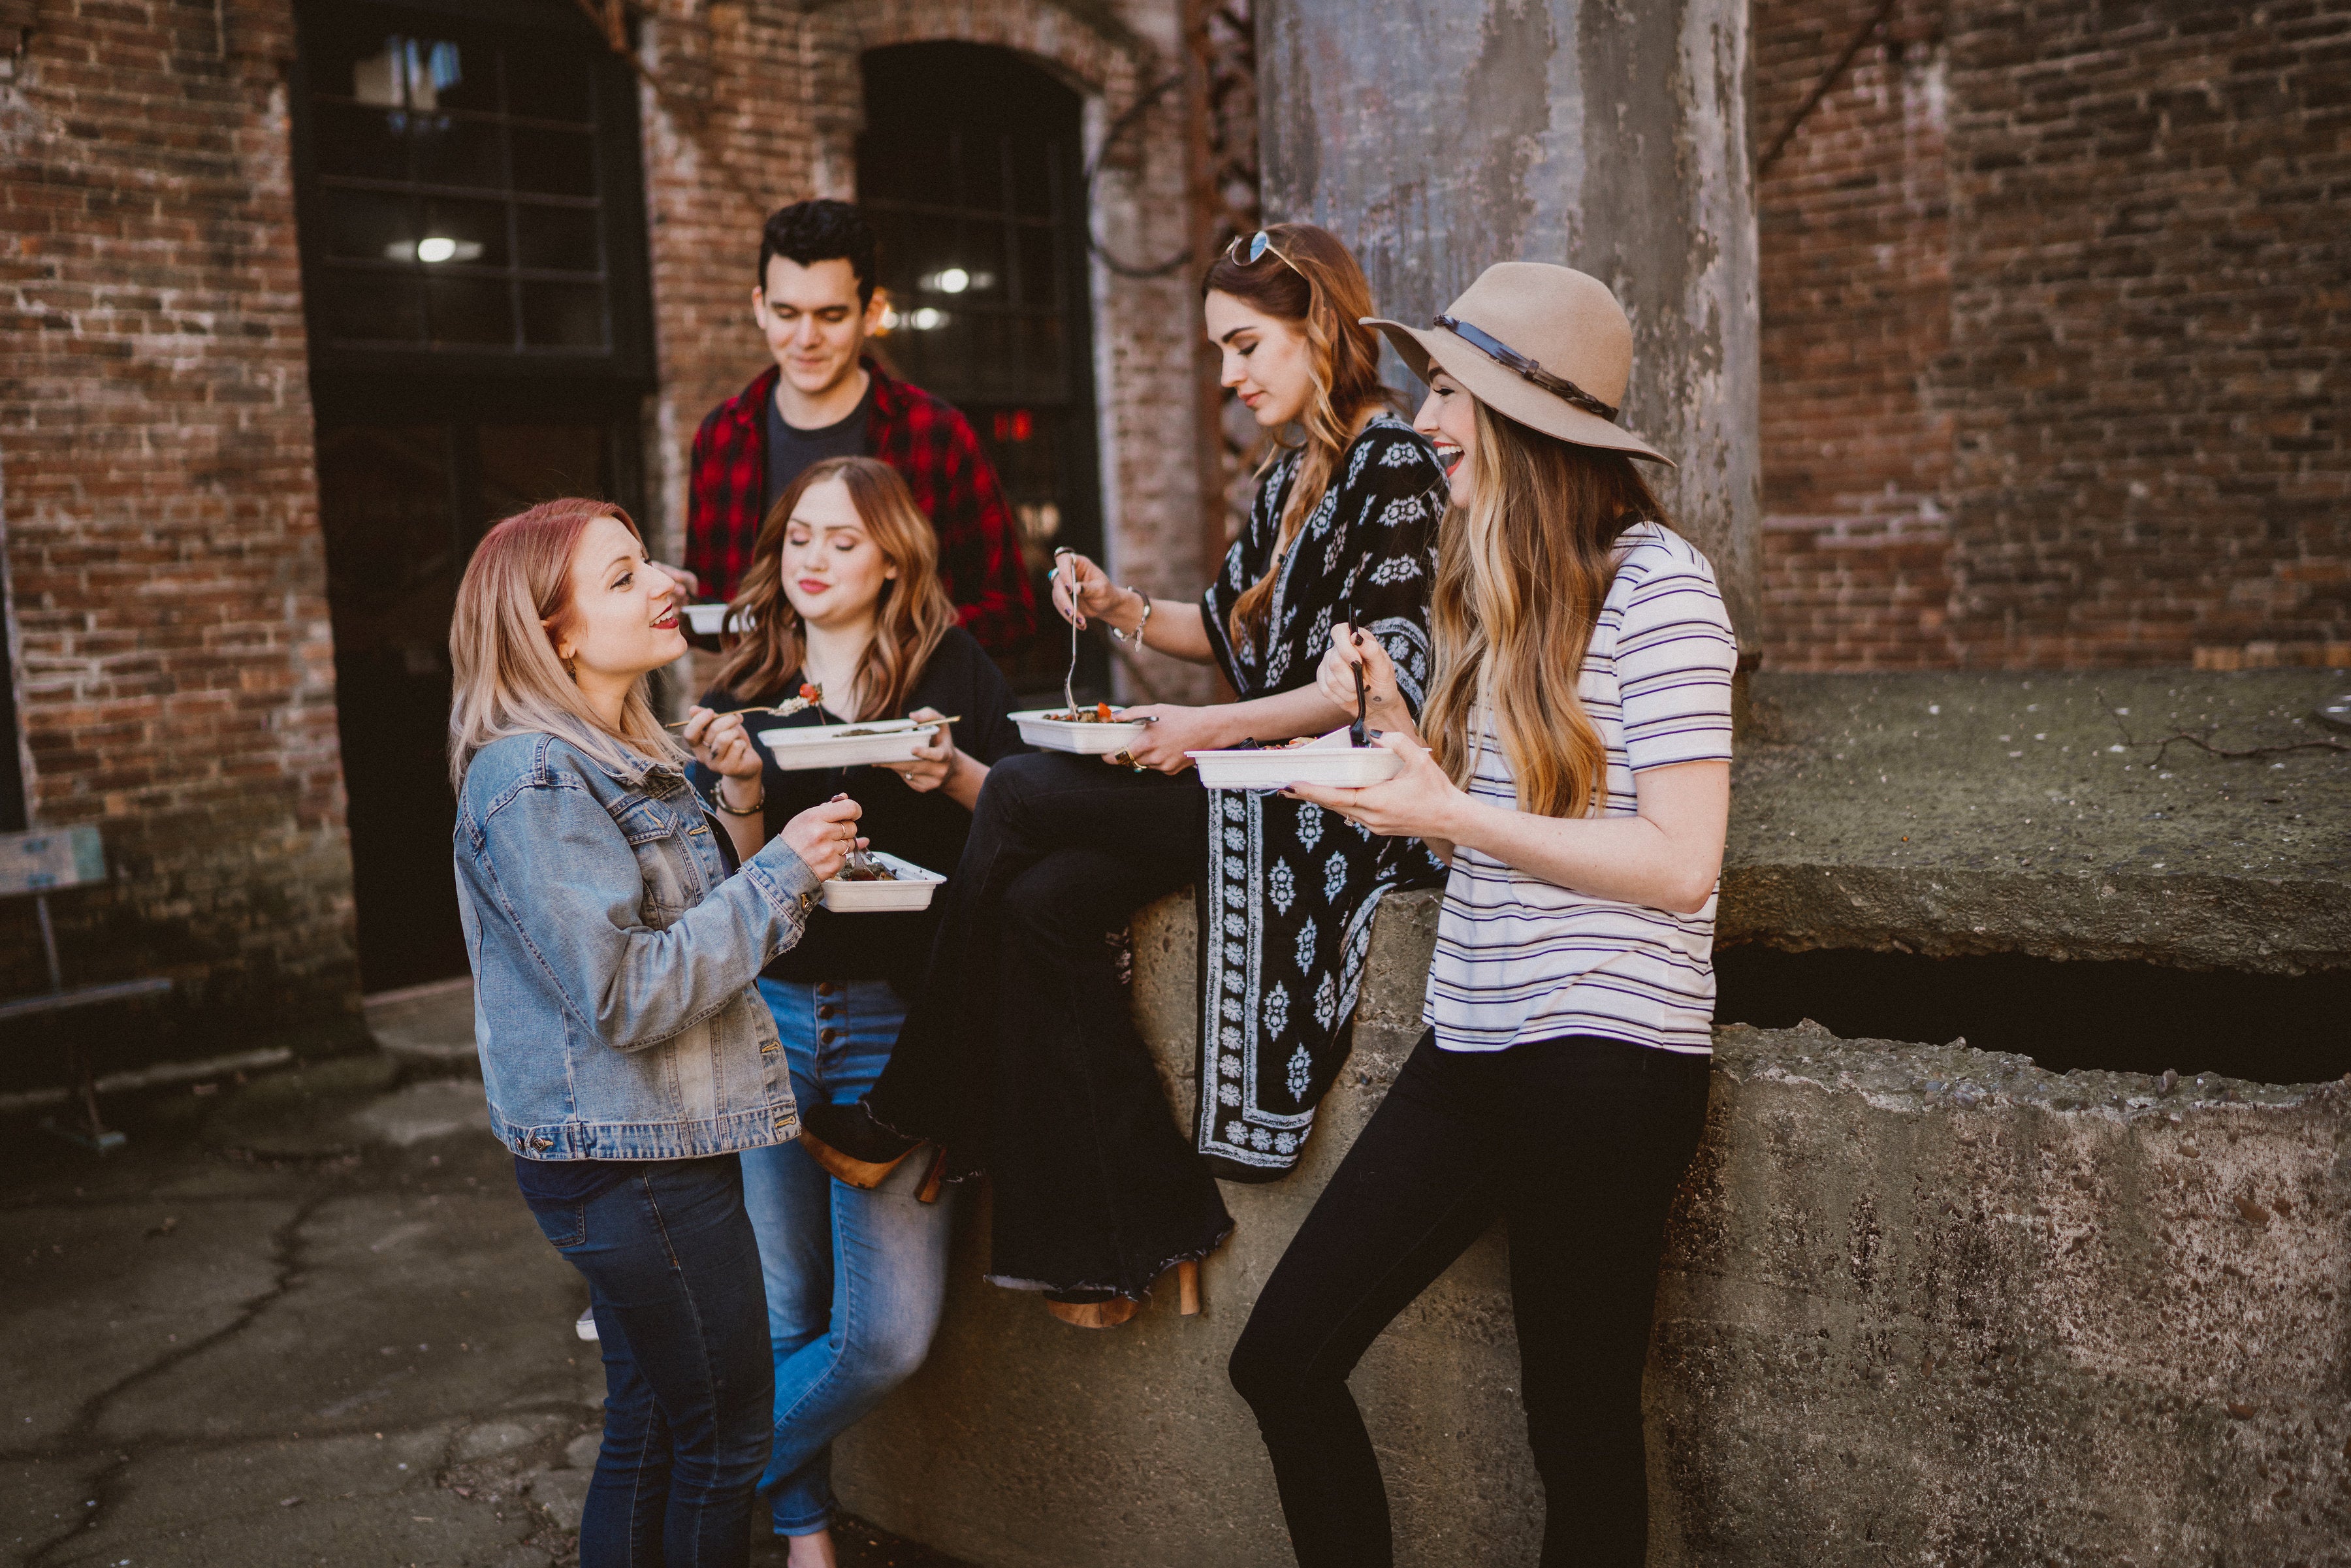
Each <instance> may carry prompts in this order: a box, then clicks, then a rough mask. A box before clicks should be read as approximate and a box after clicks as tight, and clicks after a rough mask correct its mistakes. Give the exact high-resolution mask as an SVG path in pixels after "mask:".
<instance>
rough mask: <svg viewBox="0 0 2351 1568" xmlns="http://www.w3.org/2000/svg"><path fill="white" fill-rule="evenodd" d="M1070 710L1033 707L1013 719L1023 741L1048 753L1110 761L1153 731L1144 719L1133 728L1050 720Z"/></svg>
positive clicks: (1122, 725) (1075, 720)
mask: <svg viewBox="0 0 2351 1568" xmlns="http://www.w3.org/2000/svg"><path fill="white" fill-rule="evenodd" d="M1067 712H1069V709H1067V708H1050V707H1033V708H1029V709H1027V710H1026V711H1024V712H1021V713H1016V714H1014V715H1013V716H1012V722H1013V723H1015V724H1017V725H1019V727H1020V738H1021V739H1023V740H1025V741H1027V742H1028V743H1029V745H1031V746H1041V747H1044V748H1045V749H1046V750H1048V751H1074V752H1076V753H1077V754H1078V755H1079V756H1080V757H1108V756H1109V755H1110V754H1111V753H1112V752H1113V751H1124V750H1125V749H1126V748H1127V747H1129V746H1130V745H1132V744H1133V743H1134V741H1135V740H1137V739H1138V738H1140V737H1141V736H1142V734H1143V732H1144V730H1146V729H1148V728H1150V726H1149V725H1147V724H1145V723H1144V721H1143V720H1141V719H1136V720H1134V722H1133V723H1131V724H1094V723H1091V722H1088V721H1086V720H1082V719H1074V718H1048V717H1046V715H1047V714H1053V713H1067Z"/></svg>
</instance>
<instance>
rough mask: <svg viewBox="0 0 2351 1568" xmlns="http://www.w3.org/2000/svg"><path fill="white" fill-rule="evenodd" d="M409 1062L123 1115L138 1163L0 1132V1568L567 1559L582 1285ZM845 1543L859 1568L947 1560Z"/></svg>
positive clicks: (584, 1446) (202, 1090)
mask: <svg viewBox="0 0 2351 1568" xmlns="http://www.w3.org/2000/svg"><path fill="white" fill-rule="evenodd" d="M466 1021H467V1022H469V1021H470V1020H469V1019H468V1020H466ZM420 1071H421V1070H420V1069H419V1068H418V1067H417V1066H416V1065H415V1063H414V1061H413V1060H412V1061H409V1062H407V1063H403V1062H402V1061H399V1060H396V1059H394V1058H392V1057H390V1056H384V1057H374V1058H367V1059H361V1060H357V1061H339V1062H332V1063H327V1064H323V1065H319V1066H315V1067H311V1068H308V1069H305V1070H300V1071H287V1072H279V1073H274V1074H268V1075H266V1076H255V1077H253V1078H251V1079H250V1081H249V1082H242V1083H239V1082H234V1081H231V1082H214V1083H210V1084H197V1085H193V1086H191V1085H176V1086H173V1087H172V1089H170V1090H168V1091H162V1090H158V1091H155V1092H150V1093H148V1094H145V1095H143V1096H136V1097H132V1096H126V1097H122V1098H120V1099H118V1100H116V1101H114V1102H112V1103H110V1104H109V1105H108V1107H107V1110H108V1114H109V1117H110V1120H112V1121H113V1122H114V1123H115V1124H117V1125H119V1126H120V1127H121V1128H123V1129H124V1130H126V1131H127V1132H128V1133H129V1134H130V1143H129V1145H128V1146H127V1147H126V1148H124V1149H123V1150H121V1151H120V1152H118V1153H115V1154H112V1155H108V1156H106V1157H104V1158H102V1159H101V1158H99V1157H98V1156H96V1155H90V1154H88V1153H86V1152H84V1151H82V1150H80V1149H78V1148H76V1147H73V1146H72V1145H68V1144H66V1143H64V1142H62V1141H60V1140H57V1139H55V1138H53V1137H49V1136H47V1135H46V1134H43V1133H41V1132H40V1131H39V1130H38V1127H37V1122H36V1121H35V1120H34V1119H33V1118H32V1117H31V1116H29V1115H27V1116H24V1117H17V1118H12V1119H9V1120H7V1121H6V1122H5V1123H0V1194H5V1196H0V1321H5V1322H6V1323H7V1325H8V1336H7V1337H8V1346H9V1350H8V1354H7V1355H6V1357H5V1360H0V1426H5V1433H0V1542H5V1547H0V1559H5V1561H8V1562H11V1563H22V1564H26V1565H28V1568H29V1565H38V1568H65V1565H67V1564H93V1565H94V1564H101V1563H102V1564H110V1565H113V1568H123V1565H126V1564H137V1565H139V1568H149V1565H155V1564H191V1565H193V1564H218V1565H222V1568H229V1565H235V1568H256V1565H266V1568H278V1565H292V1564H308V1563H332V1564H335V1565H336V1568H344V1565H347V1564H362V1563H382V1564H429V1565H433V1568H459V1565H464V1568H473V1565H482V1568H489V1565H493V1564H496V1565H498V1568H526V1565H528V1568H542V1565H558V1564H567V1563H574V1562H576V1561H577V1558H578V1541H577V1537H576V1536H575V1535H574V1533H573V1530H574V1527H575V1526H576V1524H577V1522H578V1520H579V1515H580V1501H581V1498H582V1496H583V1494H584V1490H585V1487H586V1482H587V1478H588V1473H589V1469H590V1468H591V1467H592V1466H593V1464H594V1462H595V1454H596V1445H597V1437H598V1433H599V1430H600V1427H601V1414H600V1407H601V1399H602V1396H603V1374H602V1370H601V1364H599V1362H598V1361H597V1359H596V1354H595V1347H594V1346H593V1345H592V1344H589V1343H583V1342H581V1341H580V1339H578V1338H577V1337H575V1335H574V1333H573V1330H572V1319H573V1317H574V1316H575V1315H576V1314H577V1313H578V1312H579V1311H580V1308H581V1307H582V1306H583V1305H585V1304H586V1294H585V1291H584V1289H583V1287H582V1286H581V1285H580V1281H579V1279H578V1276H576V1275H575V1274H573V1273H572V1271H571V1270H569V1268H568V1267H566V1266H565V1265H564V1263H563V1262H562V1260H560V1259H559V1258H558V1257H557V1256H556V1255H555V1253H554V1252H553V1251H552V1250H551V1249H549V1247H548V1246H547V1244H546V1242H545V1241H544V1240H543V1239H541V1238H540V1236H539V1235H538V1230H537V1229H536V1228H534V1227H533V1225H532V1224H531V1221H530V1218H529V1215H528V1211H527V1210H526V1209H525V1208H524V1207H523V1205H522V1201H521V1199H520V1197H518V1196H517V1194H516V1192H515V1188H514V1178H513V1175H512V1166H511V1164H510V1163H509V1162H508V1160H507V1156H506V1155H505V1153H504V1151H503V1150H501V1149H500V1148H499V1147H498V1145H496V1143H494V1142H493V1141H492V1140H491V1139H490V1138H489V1137H488V1135H487V1133H486V1118H485V1116H484V1115H483V1113H482V1100H481V1087H480V1084H479V1082H477V1081H472V1080H466V1079H451V1078H446V1077H429V1076H421V1075H419V1074H420ZM838 1539H839V1543H840V1545H841V1561H842V1563H844V1564H847V1565H850V1568H882V1565H884V1564H887V1565H892V1568H951V1564H950V1563H949V1560H948V1559H946V1558H944V1557H941V1556H938V1555H936V1554H935V1553H931V1552H925V1551H924V1550H922V1549H920V1548H918V1547H914V1546H910V1545H909V1544H908V1543H906V1542H900V1541H896V1540H894V1539H892V1538H888V1537H884V1536H883V1535H881V1534H879V1532H876V1531H871V1530H866V1529H862V1528H856V1527H851V1528H844V1529H843V1530H841V1531H839V1532H838ZM754 1561H755V1562H758V1563H763V1564H778V1563H781V1562H782V1561H783V1554H782V1552H780V1551H779V1550H777V1549H776V1547H775V1545H774V1544H773V1543H772V1542H769V1543H763V1545H762V1546H761V1548H760V1550H759V1552H758V1555H757V1556H755V1559H754Z"/></svg>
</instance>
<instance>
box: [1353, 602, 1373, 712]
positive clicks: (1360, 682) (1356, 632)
mask: <svg viewBox="0 0 2351 1568" xmlns="http://www.w3.org/2000/svg"><path fill="white" fill-rule="evenodd" d="M1347 641H1348V642H1350V643H1353V644H1354V645H1355V646H1356V647H1357V648H1359V649H1360V648H1361V647H1363V645H1364V632H1363V628H1361V627H1360V626H1357V625H1356V624H1355V601H1354V596H1353V595H1352V594H1350V595H1349V596H1348V598H1347ZM1354 670H1355V722H1354V723H1353V724H1351V725H1349V726H1348V727H1347V744H1348V745H1350V746H1356V747H1362V746H1369V745H1370V744H1371V743H1372V739H1371V737H1370V735H1369V734H1367V733H1366V732H1365V730H1364V706H1365V694H1364V659H1363V655H1362V654H1361V653H1357V654H1356V655H1355V664H1354Z"/></svg>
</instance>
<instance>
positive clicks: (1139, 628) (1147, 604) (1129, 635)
mask: <svg viewBox="0 0 2351 1568" xmlns="http://www.w3.org/2000/svg"><path fill="white" fill-rule="evenodd" d="M1126 591H1128V592H1129V593H1132V594H1134V595H1135V596H1136V597H1137V598H1139V599H1141V600H1142V601H1143V619H1142V620H1140V621H1138V622H1135V623H1134V631H1132V632H1122V631H1120V630H1119V629H1118V628H1117V627H1115V626H1112V627H1111V629H1110V634H1111V635H1112V636H1113V637H1114V638H1116V639H1117V640H1118V641H1119V642H1122V643H1134V645H1135V646H1136V647H1138V648H1140V647H1142V646H1143V632H1144V627H1146V626H1149V625H1150V624H1151V595H1149V594H1147V593H1145V592H1144V591H1143V590H1141V589H1139V588H1136V587H1135V586H1134V585H1133V584H1132V583H1130V584H1128V585H1127V590H1126ZM1104 624H1108V622H1104Z"/></svg>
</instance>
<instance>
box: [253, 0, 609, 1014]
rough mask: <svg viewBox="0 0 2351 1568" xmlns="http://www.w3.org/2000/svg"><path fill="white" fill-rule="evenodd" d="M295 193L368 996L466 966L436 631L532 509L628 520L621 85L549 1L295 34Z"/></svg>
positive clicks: (352, 18)
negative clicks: (606, 509) (477, 555)
mask: <svg viewBox="0 0 2351 1568" xmlns="http://www.w3.org/2000/svg"><path fill="white" fill-rule="evenodd" d="M298 20H299V24H300V53H299V68H298V83H297V85H298V91H297V94H296V97H297V101H298V105H299V110H298V114H297V117H296V142H295V146H296V179H297V187H296V188H297V200H298V218H299V225H300V231H301V241H302V256H303V286H304V299H305V305H306V308H307V314H308V320H309V328H310V341H311V356H310V357H311V378H312V396H313V402H314V407H315V412H316V413H317V418H318V442H319V450H318V457H319V523H320V528H321V530H322V532H323V533H324V535H325V538H326V548H327V578H328V598H329V612H330V613H331V615H332V617H333V622H334V630H335V676H336V693H337V695H336V707H337V717H338V722H339V725H340V732H341V739H342V758H343V778H344V788H345V792H346V796H347V799H348V800H349V803H350V840H351V871H352V881H353V884H354V893H355V895H356V901H357V904H358V925H359V956H360V978H361V983H362V985H363V986H364V987H365V988H367V989H368V990H371V991H381V990H387V989H393V988H400V987H402V986H410V985H415V984H419V983H422V982H423V981H428V980H434V979H439V978H442V977H447V976H453V975H458V974H462V973H464V972H465V967H466V958H465V944H464V940H463V937H462V936H461V934H460V931H459V927H458V922H457V907H456V896H455V886H454V880H453V878H452V875H451V873H450V865H449V853H450V834H451V830H452V828H453V826H454V823H455V799H454V797H453V796H452V793H451V791H450V788H449V781H448V774H447V764H446V761H445V756H446V753H445V749H444V747H445V744H446V741H445V737H446V735H447V727H448V719H449V659H448V641H449V618H450V613H451V610H452V608H453V606H454V604H455V596H456V590H457V583H458V580H459V578H460V576H461V575H462V574H463V572H464V570H465V561H466V559H468V558H469V557H470V556H471V554H472V552H473V549H474V546H475V543H476V542H477V541H478V540H479V539H480V538H481V536H482V533H483V532H484V530H485V529H486V528H487V527H488V526H489V524H490V523H492V522H494V521H495V520H496V519H497V518H499V517H505V516H508V515H510V514H512V513H514V512H517V511H519V510H521V509H522V508H523V507H528V506H529V505H531V504H532V503H534V502H537V501H542V500H548V499H550V498H552V497H558V496H566V495H587V496H596V497H606V498H609V499H611V500H615V501H618V502H619V503H620V504H621V505H622V506H623V507H628V508H630V510H631V511H632V513H639V514H641V513H642V493H643V461H642V437H641V435H640V434H639V432H640V429H641V424H640V410H641V407H642V402H643V396H644V394H645V392H647V391H648V390H649V389H650V384H651V379H650V373H649V355H648V353H647V349H646V344H647V337H648V319H649V311H648V309H647V306H646V299H645V282H644V217H643V181H642V175H641V174H640V172H639V169H638V162H637V152H636V146H637V126H636V116H635V88H634V84H633V82H632V80H631V79H630V74H629V72H628V70H627V68H626V67H625V66H624V65H622V63H620V62H618V61H616V60H614V59H613V58H612V57H611V54H610V52H609V51H608V50H607V49H605V48H604V47H603V46H602V44H601V40H600V39H599V38H598V37H596V35H595V34H594V33H593V32H592V31H591V30H590V29H589V28H588V27H587V26H585V25H584V24H583V23H582V21H581V19H580V12H579V9H578V8H577V7H576V6H574V5H569V4H566V3H563V0H470V3H468V4H466V5H462V6H458V5H439V4H435V3H434V0H423V3H421V4H411V5H396V6H395V5H356V4H350V3H348V0H344V3H334V4H324V3H322V4H316V5H307V6H305V7H304V8H303V9H302V10H301V11H300V12H299V14H298Z"/></svg>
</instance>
